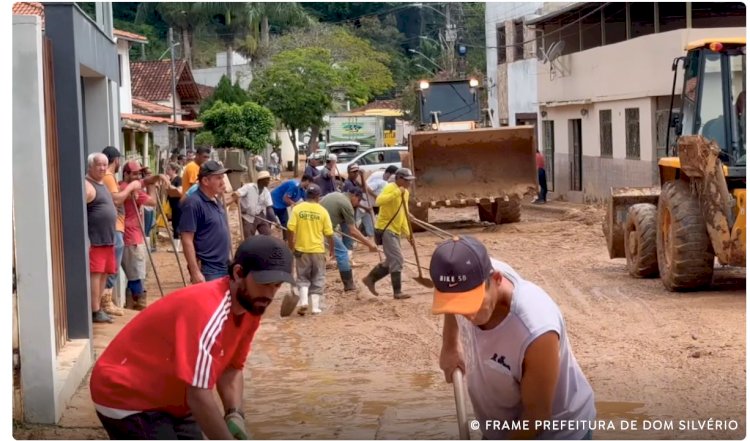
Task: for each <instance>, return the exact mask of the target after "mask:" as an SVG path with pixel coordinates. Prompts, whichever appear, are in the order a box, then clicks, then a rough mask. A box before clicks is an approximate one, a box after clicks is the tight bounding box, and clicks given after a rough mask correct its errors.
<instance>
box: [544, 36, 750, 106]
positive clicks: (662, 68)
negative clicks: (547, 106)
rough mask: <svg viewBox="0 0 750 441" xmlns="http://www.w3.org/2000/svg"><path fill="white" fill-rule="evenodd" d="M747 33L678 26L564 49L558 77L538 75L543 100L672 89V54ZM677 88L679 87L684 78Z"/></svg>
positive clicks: (626, 95)
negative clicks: (693, 44)
mask: <svg viewBox="0 0 750 441" xmlns="http://www.w3.org/2000/svg"><path fill="white" fill-rule="evenodd" d="M744 35H745V29H744V28H713V29H680V30H676V31H671V32H663V33H659V34H652V35H646V36H643V37H638V38H635V39H632V40H627V41H623V42H621V43H616V44H610V45H607V46H601V47H596V48H593V49H588V50H585V51H582V52H576V53H573V54H570V55H564V56H561V57H560V58H558V61H559V63H560V64H561V65H562V67H563V69H564V71H565V73H564V74H563V75H562V76H560V74H556V75H555V78H554V79H550V76H549V75H540V76H539V77H538V78H539V82H538V96H539V102H540V103H553V102H566V101H574V100H583V99H590V100H592V101H607V100H614V99H627V98H635V97H643V96H658V95H669V94H670V93H671V92H672V77H673V74H672V70H671V65H672V60H673V59H674V58H675V57H679V56H682V55H684V54H685V50H684V49H685V45H686V44H687V43H688V42H690V41H694V40H699V39H701V38H710V37H715V36H724V37H734V36H737V37H739V36H744ZM633 60H637V63H634V62H633ZM539 64H540V66H539V71H540V72H542V71H543V69H545V68H546V69H547V70H549V66H548V65H541V62H540V63H539ZM602 79H606V81H602ZM678 83H679V82H678ZM677 90H678V91H679V90H681V85H680V84H678V89H677Z"/></svg>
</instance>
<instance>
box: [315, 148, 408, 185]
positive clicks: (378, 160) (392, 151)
mask: <svg viewBox="0 0 750 441" xmlns="http://www.w3.org/2000/svg"><path fill="white" fill-rule="evenodd" d="M408 150H409V148H408V147H404V146H394V147H375V148H372V149H369V150H367V151H364V152H362V153H360V154H359V155H357V156H355V157H354V158H352V159H351V160H349V161H346V162H344V161H341V159H339V160H338V161H336V168H337V169H338V171H339V174H340V175H341V177H343V178H346V176H347V173H346V169H347V167H349V164H352V163H356V164H357V165H359V169H360V171H363V172H364V174H365V175H369V174H370V173H372V172H374V171H378V170H385V169H386V168H388V166H390V165H395V166H396V167H399V168H400V167H401V155H400V153H401V152H406V151H408ZM321 168H323V166H322V165H321V166H318V169H319V170H320V169H321Z"/></svg>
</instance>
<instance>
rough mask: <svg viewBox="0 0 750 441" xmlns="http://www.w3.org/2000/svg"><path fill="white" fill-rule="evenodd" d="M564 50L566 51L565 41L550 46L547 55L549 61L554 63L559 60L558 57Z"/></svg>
mask: <svg viewBox="0 0 750 441" xmlns="http://www.w3.org/2000/svg"><path fill="white" fill-rule="evenodd" d="M563 49H565V42H564V41H556V42H554V43H552V44H551V45H550V47H549V49H548V50H547V54H546V55H547V57H546V58H547V61H549V62H550V63H551V62H553V61H555V60H556V59H557V57H559V56H560V54H561V53H562V51H563Z"/></svg>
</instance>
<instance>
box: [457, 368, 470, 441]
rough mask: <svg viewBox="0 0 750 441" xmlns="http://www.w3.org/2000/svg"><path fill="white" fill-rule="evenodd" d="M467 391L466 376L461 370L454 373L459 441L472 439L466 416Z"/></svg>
mask: <svg viewBox="0 0 750 441" xmlns="http://www.w3.org/2000/svg"><path fill="white" fill-rule="evenodd" d="M465 391H466V389H465V388H464V375H463V372H461V369H458V368H456V369H455V370H454V371H453V396H454V398H455V399H456V416H457V417H458V439H471V437H470V436H469V421H468V417H467V416H466V394H465Z"/></svg>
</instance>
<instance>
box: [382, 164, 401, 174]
mask: <svg viewBox="0 0 750 441" xmlns="http://www.w3.org/2000/svg"><path fill="white" fill-rule="evenodd" d="M397 170H398V167H396V166H395V165H389V166H388V168H387V169H385V172H384V173H388V174H389V175H392V174H394V173H396V171H397Z"/></svg>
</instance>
